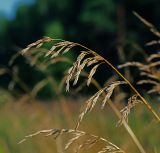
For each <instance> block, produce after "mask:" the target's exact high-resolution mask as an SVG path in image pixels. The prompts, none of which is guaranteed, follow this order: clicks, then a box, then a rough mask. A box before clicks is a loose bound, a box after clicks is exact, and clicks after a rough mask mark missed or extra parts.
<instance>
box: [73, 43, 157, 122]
mask: <svg viewBox="0 0 160 153" xmlns="http://www.w3.org/2000/svg"><path fill="white" fill-rule="evenodd" d="M76 45H78V46H80V47H82V48H85V49H87V50H88V51H89V52H90V53H91V54H93V55H95V56H100V55H99V54H97V53H96V52H95V51H93V50H91V49H89V48H88V47H86V46H83V45H81V44H79V43H76ZM100 57H101V58H102V60H103V61H104V62H105V63H106V64H107V65H109V66H110V67H111V68H112V69H113V70H114V71H115V72H116V73H117V74H118V75H119V76H120V77H121V78H122V79H123V80H124V81H126V83H127V84H128V85H129V86H130V88H131V89H132V90H133V91H134V92H135V93H136V94H137V95H138V96H139V97H140V99H141V100H142V102H143V103H144V104H145V105H146V107H147V108H148V109H149V110H150V112H152V113H153V115H154V116H155V118H156V119H157V120H158V122H160V117H159V115H158V114H157V113H156V112H155V111H154V109H153V108H152V107H151V105H150V104H149V103H148V102H147V101H146V100H145V98H143V96H142V95H141V94H140V93H139V92H138V91H137V90H136V88H135V87H134V86H133V85H132V84H131V83H130V81H129V80H128V79H126V78H125V77H124V76H123V74H122V73H121V72H120V71H118V69H117V68H115V67H114V66H113V65H112V64H111V63H110V62H109V61H108V60H107V59H105V58H103V57H102V56H100Z"/></svg>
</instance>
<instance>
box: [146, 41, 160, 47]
mask: <svg viewBox="0 0 160 153" xmlns="http://www.w3.org/2000/svg"><path fill="white" fill-rule="evenodd" d="M157 44H160V40H152V41H150V42H148V43H146V44H145V45H146V46H152V45H157Z"/></svg>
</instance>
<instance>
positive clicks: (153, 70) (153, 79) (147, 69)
mask: <svg viewBox="0 0 160 153" xmlns="http://www.w3.org/2000/svg"><path fill="white" fill-rule="evenodd" d="M159 58H160V56H159V53H157V54H152V55H150V56H149V57H148V58H147V63H145V64H143V63H140V62H127V63H125V64H122V65H119V66H118V67H119V68H124V67H128V66H135V67H137V68H138V69H139V70H140V75H141V76H145V77H147V78H146V79H142V80H140V81H138V82H137V84H140V85H141V84H151V85H154V86H153V87H152V89H151V90H149V91H148V93H158V94H159V93H160V71H159V66H160V61H155V62H153V60H158V59H159Z"/></svg>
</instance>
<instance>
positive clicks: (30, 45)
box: [21, 37, 53, 55]
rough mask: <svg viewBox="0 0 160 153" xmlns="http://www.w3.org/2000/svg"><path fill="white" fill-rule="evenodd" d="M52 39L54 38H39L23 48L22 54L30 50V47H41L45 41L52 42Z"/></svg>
mask: <svg viewBox="0 0 160 153" xmlns="http://www.w3.org/2000/svg"><path fill="white" fill-rule="evenodd" d="M52 40H53V39H52V38H50V37H44V38H42V39H39V40H37V41H36V42H34V43H32V44H29V45H28V46H27V47H26V48H25V49H23V50H22V51H21V54H22V55H23V54H25V53H26V52H27V51H28V50H30V49H31V48H33V47H35V48H39V47H41V46H42V45H43V44H44V43H46V42H50V41H52Z"/></svg>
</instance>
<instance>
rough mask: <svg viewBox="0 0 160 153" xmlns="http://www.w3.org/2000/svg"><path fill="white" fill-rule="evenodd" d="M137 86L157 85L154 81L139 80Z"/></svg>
mask: <svg viewBox="0 0 160 153" xmlns="http://www.w3.org/2000/svg"><path fill="white" fill-rule="evenodd" d="M137 84H153V85H159V83H158V82H156V81H154V80H149V79H148V80H140V81H138V82H137Z"/></svg>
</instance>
